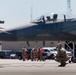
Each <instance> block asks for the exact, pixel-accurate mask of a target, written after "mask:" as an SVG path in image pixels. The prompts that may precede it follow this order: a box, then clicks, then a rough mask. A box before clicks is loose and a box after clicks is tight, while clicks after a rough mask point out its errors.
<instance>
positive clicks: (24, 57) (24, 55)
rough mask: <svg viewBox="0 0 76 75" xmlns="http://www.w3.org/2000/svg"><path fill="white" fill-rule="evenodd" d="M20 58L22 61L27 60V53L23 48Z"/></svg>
mask: <svg viewBox="0 0 76 75" xmlns="http://www.w3.org/2000/svg"><path fill="white" fill-rule="evenodd" d="M22 58H23V61H25V60H28V51H27V49H26V48H25V47H24V48H22Z"/></svg>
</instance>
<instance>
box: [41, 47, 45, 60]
mask: <svg viewBox="0 0 76 75" xmlns="http://www.w3.org/2000/svg"><path fill="white" fill-rule="evenodd" d="M41 60H43V61H44V60H45V58H44V49H43V48H40V61H41Z"/></svg>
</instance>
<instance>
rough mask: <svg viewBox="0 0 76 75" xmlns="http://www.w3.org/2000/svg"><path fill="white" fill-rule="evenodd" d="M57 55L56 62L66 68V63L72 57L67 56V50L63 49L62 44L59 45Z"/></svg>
mask: <svg viewBox="0 0 76 75" xmlns="http://www.w3.org/2000/svg"><path fill="white" fill-rule="evenodd" d="M56 49H57V54H56V56H55V61H57V62H60V63H61V64H60V65H59V66H65V65H66V62H67V61H68V60H69V59H70V57H69V56H68V55H67V54H66V50H65V49H64V48H63V47H62V44H61V43H58V44H57V47H56Z"/></svg>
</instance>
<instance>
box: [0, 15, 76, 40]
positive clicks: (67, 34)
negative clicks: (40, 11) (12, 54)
mask: <svg viewBox="0 0 76 75" xmlns="http://www.w3.org/2000/svg"><path fill="white" fill-rule="evenodd" d="M49 40H50V41H51V40H52V41H53V40H54V41H58V40H59V41H76V18H71V19H67V18H66V15H63V19H58V14H53V17H50V16H44V15H43V16H41V17H40V18H38V19H37V20H35V21H33V22H30V23H29V24H26V25H24V26H20V27H16V28H12V29H7V30H2V31H0V41H49Z"/></svg>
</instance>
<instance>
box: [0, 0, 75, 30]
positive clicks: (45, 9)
mask: <svg viewBox="0 0 76 75" xmlns="http://www.w3.org/2000/svg"><path fill="white" fill-rule="evenodd" d="M75 7H76V0H71V9H72V13H73V14H76V8H75ZM31 9H32V12H31ZM56 12H57V13H58V12H59V13H67V0H0V20H4V21H5V23H4V24H0V27H3V28H5V29H6V28H11V27H15V26H19V25H23V24H27V23H29V22H30V21H31V13H32V20H34V19H36V18H38V17H39V16H41V15H44V14H47V13H56Z"/></svg>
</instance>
